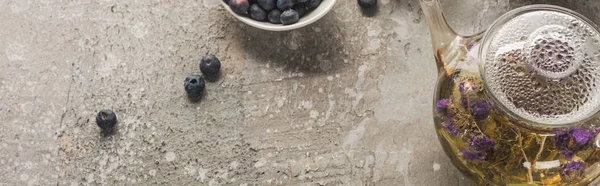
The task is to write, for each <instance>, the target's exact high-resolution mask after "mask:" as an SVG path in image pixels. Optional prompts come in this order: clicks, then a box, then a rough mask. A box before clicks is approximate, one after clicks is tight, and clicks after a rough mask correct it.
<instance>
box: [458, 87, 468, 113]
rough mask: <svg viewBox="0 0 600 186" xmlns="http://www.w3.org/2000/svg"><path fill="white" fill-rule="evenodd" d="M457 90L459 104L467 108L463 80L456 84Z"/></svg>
mask: <svg viewBox="0 0 600 186" xmlns="http://www.w3.org/2000/svg"><path fill="white" fill-rule="evenodd" d="M458 91H459V92H460V104H461V105H462V106H463V108H467V106H469V100H468V98H467V93H466V91H465V82H460V83H459V84H458Z"/></svg>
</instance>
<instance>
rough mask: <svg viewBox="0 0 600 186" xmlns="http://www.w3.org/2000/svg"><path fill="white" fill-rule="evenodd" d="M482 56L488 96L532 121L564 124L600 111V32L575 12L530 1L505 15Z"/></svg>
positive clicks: (488, 35) (489, 34)
mask: <svg viewBox="0 0 600 186" xmlns="http://www.w3.org/2000/svg"><path fill="white" fill-rule="evenodd" d="M479 61H480V63H479V70H480V73H481V76H482V78H483V83H484V85H485V86H486V90H487V91H488V94H489V95H490V97H491V98H492V99H494V100H495V101H497V102H498V103H499V104H498V105H500V107H501V108H503V109H505V110H508V112H509V113H510V114H512V115H514V116H516V117H518V118H520V119H523V120H526V121H529V122H528V123H534V124H538V125H542V126H545V127H562V126H566V125H573V124H577V123H581V122H582V121H585V120H587V119H589V118H591V117H592V116H594V115H596V114H597V113H598V111H600V32H599V29H598V27H597V26H596V25H595V24H594V23H593V22H591V21H589V20H588V19H586V18H585V17H583V16H581V15H579V14H578V13H576V12H573V11H571V10H568V9H565V8H561V7H557V6H552V5H531V6H526V7H522V8H519V9H515V10H513V11H511V12H509V13H507V14H505V15H503V16H502V17H501V18H500V19H498V20H497V21H496V22H495V23H494V24H493V25H492V27H491V28H490V29H489V30H488V32H487V33H486V34H485V36H484V39H483V44H482V45H481V48H480V52H479Z"/></svg>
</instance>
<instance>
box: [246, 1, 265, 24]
mask: <svg viewBox="0 0 600 186" xmlns="http://www.w3.org/2000/svg"><path fill="white" fill-rule="evenodd" d="M248 14H250V18H252V19H254V20H257V21H262V20H265V19H266V18H267V13H266V12H265V10H263V9H262V8H260V7H259V6H258V4H253V5H250V9H249V10H248Z"/></svg>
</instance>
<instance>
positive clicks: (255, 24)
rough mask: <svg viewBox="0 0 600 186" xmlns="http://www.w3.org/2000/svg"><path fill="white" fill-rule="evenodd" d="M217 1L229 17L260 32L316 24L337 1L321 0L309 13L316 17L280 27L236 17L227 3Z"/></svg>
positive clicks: (287, 29) (285, 29)
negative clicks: (260, 30) (231, 16)
mask: <svg viewBox="0 0 600 186" xmlns="http://www.w3.org/2000/svg"><path fill="white" fill-rule="evenodd" d="M219 1H221V5H223V7H224V8H225V10H227V12H229V13H230V14H231V15H233V16H234V17H235V18H237V19H238V20H240V21H242V22H243V23H246V24H247V25H250V26H252V27H255V28H258V29H262V30H268V31H276V32H280V31H289V30H294V29H298V28H302V27H304V26H307V25H310V24H312V23H314V22H316V21H317V20H319V19H321V18H323V17H324V16H325V15H326V14H327V13H329V11H331V9H333V6H334V5H335V3H336V1H337V0H322V2H321V4H320V5H319V7H318V8H317V9H315V10H313V11H312V12H311V14H316V15H314V16H311V17H308V19H303V18H301V19H300V21H298V22H297V23H294V24H291V25H282V24H273V23H270V22H260V21H255V20H253V19H250V18H249V17H245V16H241V15H238V14H237V13H235V12H233V10H231V8H230V7H229V5H228V4H227V3H225V1H223V0H219ZM323 2H327V3H325V4H324V3H323ZM321 6H325V7H321ZM316 10H319V11H316Z"/></svg>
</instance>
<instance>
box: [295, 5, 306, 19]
mask: <svg viewBox="0 0 600 186" xmlns="http://www.w3.org/2000/svg"><path fill="white" fill-rule="evenodd" d="M292 9H294V10H296V12H298V16H299V17H302V16H304V13H306V5H304V3H298V4H295V5H294V7H292Z"/></svg>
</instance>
